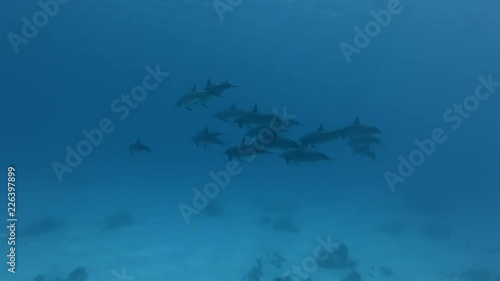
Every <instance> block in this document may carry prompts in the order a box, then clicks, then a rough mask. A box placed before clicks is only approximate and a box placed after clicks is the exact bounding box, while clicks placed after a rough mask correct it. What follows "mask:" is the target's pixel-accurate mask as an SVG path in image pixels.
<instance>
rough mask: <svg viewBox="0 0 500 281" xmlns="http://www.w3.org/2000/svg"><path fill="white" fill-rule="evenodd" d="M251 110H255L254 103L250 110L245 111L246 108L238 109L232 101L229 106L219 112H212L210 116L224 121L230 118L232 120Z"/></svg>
mask: <svg viewBox="0 0 500 281" xmlns="http://www.w3.org/2000/svg"><path fill="white" fill-rule="evenodd" d="M251 112H257V105H255V107H254V109H253V110H252V111H246V110H242V109H239V108H238V107H236V104H234V103H233V104H232V105H231V107H230V108H228V109H226V110H223V111H221V112H217V113H215V114H213V115H212V116H211V117H214V118H217V119H219V120H221V121H224V122H229V120H231V119H233V120H234V119H236V118H238V117H240V116H243V115H245V114H249V113H251Z"/></svg>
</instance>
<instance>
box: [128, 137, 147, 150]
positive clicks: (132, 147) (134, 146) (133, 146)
mask: <svg viewBox="0 0 500 281" xmlns="http://www.w3.org/2000/svg"><path fill="white" fill-rule="evenodd" d="M128 150H129V152H130V154H133V153H141V152H144V151H146V152H151V151H153V150H151V148H149V147H147V146H146V145H144V144H142V142H141V139H140V138H138V139H137V141H136V142H134V143H133V144H131V145H129V147H128Z"/></svg>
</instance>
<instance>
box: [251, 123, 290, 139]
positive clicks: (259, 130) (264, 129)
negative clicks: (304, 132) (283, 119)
mask: <svg viewBox="0 0 500 281" xmlns="http://www.w3.org/2000/svg"><path fill="white" fill-rule="evenodd" d="M286 131H287V130H282V128H278V127H275V128H271V127H270V126H269V125H261V126H258V127H253V128H252V129H250V130H249V131H248V132H246V133H245V134H244V135H243V137H244V138H249V139H254V138H267V137H268V135H273V136H274V135H277V134H279V133H282V132H286Z"/></svg>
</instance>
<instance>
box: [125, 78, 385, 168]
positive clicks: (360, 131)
mask: <svg viewBox="0 0 500 281" xmlns="http://www.w3.org/2000/svg"><path fill="white" fill-rule="evenodd" d="M232 88H239V87H238V86H235V85H233V84H231V83H229V82H228V81H225V82H221V83H216V84H214V83H212V81H211V79H208V81H207V82H206V84H205V87H204V88H203V89H197V88H196V85H195V86H193V88H192V90H191V91H190V92H188V93H186V94H184V95H182V96H181V97H180V98H179V99H178V100H177V102H176V105H175V107H183V108H185V109H187V110H189V111H192V110H193V108H194V107H195V106H202V107H205V108H208V105H207V104H208V103H209V102H210V101H212V100H217V99H221V98H222V99H227V98H229V97H230V95H229V96H226V95H225V92H226V91H227V90H229V89H232ZM210 117H211V118H215V119H217V120H220V121H222V122H226V123H228V124H234V125H235V126H236V127H238V128H240V129H242V130H245V131H246V132H245V133H242V134H241V142H240V143H239V144H237V145H234V146H229V147H227V148H226V149H225V150H224V152H223V154H224V155H226V156H227V159H228V160H229V161H233V160H244V159H250V158H251V157H252V156H254V155H258V154H269V155H272V154H273V153H275V152H278V154H277V155H276V156H278V157H279V158H282V159H284V161H285V163H286V164H290V163H294V164H300V163H306V162H311V163H314V162H320V161H328V160H332V159H334V158H332V157H330V156H328V155H327V154H325V153H323V152H321V151H319V150H318V149H317V146H319V145H326V144H328V143H333V142H336V141H342V140H343V141H345V143H346V144H347V147H349V148H350V149H351V152H352V154H353V155H359V156H361V157H362V158H368V159H371V160H372V161H375V160H376V159H377V157H376V154H375V153H374V152H373V147H374V146H382V144H381V141H380V140H379V139H378V137H377V135H379V134H381V132H382V131H381V130H380V129H379V128H378V127H375V126H369V125H365V124H363V123H361V122H360V120H359V118H358V117H356V118H355V120H354V122H352V123H351V124H349V125H347V126H344V127H341V128H336V129H331V130H327V129H325V127H324V126H323V123H321V124H320V125H319V127H318V128H317V129H316V130H314V131H309V133H306V134H304V135H302V137H300V138H298V139H297V140H294V139H293V138H290V137H288V136H285V135H286V133H287V132H290V131H293V129H292V128H295V127H297V126H301V125H302V124H301V123H300V122H299V121H298V120H295V119H286V120H284V119H283V118H282V117H281V116H279V115H277V114H274V113H267V112H262V111H260V110H259V109H258V106H257V105H253V107H252V106H248V107H239V106H237V105H236V103H234V102H233V103H232V104H231V106H230V107H229V108H226V109H223V110H221V111H218V112H214V113H212V114H211V115H210ZM223 135H224V134H222V133H220V132H217V131H211V130H209V129H208V126H205V128H204V129H203V130H201V131H199V132H198V133H195V134H194V136H193V137H192V138H191V140H192V141H193V142H194V143H195V145H196V146H198V147H202V148H213V147H220V146H226V145H228V143H226V142H224V141H223V140H221V139H220V137H221V136H223ZM129 151H130V154H133V153H139V152H150V151H152V150H151V149H150V148H149V147H147V146H145V145H144V144H142V143H141V141H140V139H138V140H137V141H136V142H135V143H132V144H131V145H130V146H129ZM279 151H281V152H279Z"/></svg>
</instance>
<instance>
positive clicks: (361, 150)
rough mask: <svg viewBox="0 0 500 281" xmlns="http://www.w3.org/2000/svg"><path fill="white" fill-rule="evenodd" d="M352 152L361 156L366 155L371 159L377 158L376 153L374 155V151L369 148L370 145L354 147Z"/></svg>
mask: <svg viewBox="0 0 500 281" xmlns="http://www.w3.org/2000/svg"><path fill="white" fill-rule="evenodd" d="M352 154H353V155H361V157H362V158H365V157H368V158H371V159H372V160H373V161H376V160H377V155H375V153H374V152H373V151H371V150H370V147H369V146H368V145H365V146H357V147H354V148H353V150H352Z"/></svg>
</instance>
